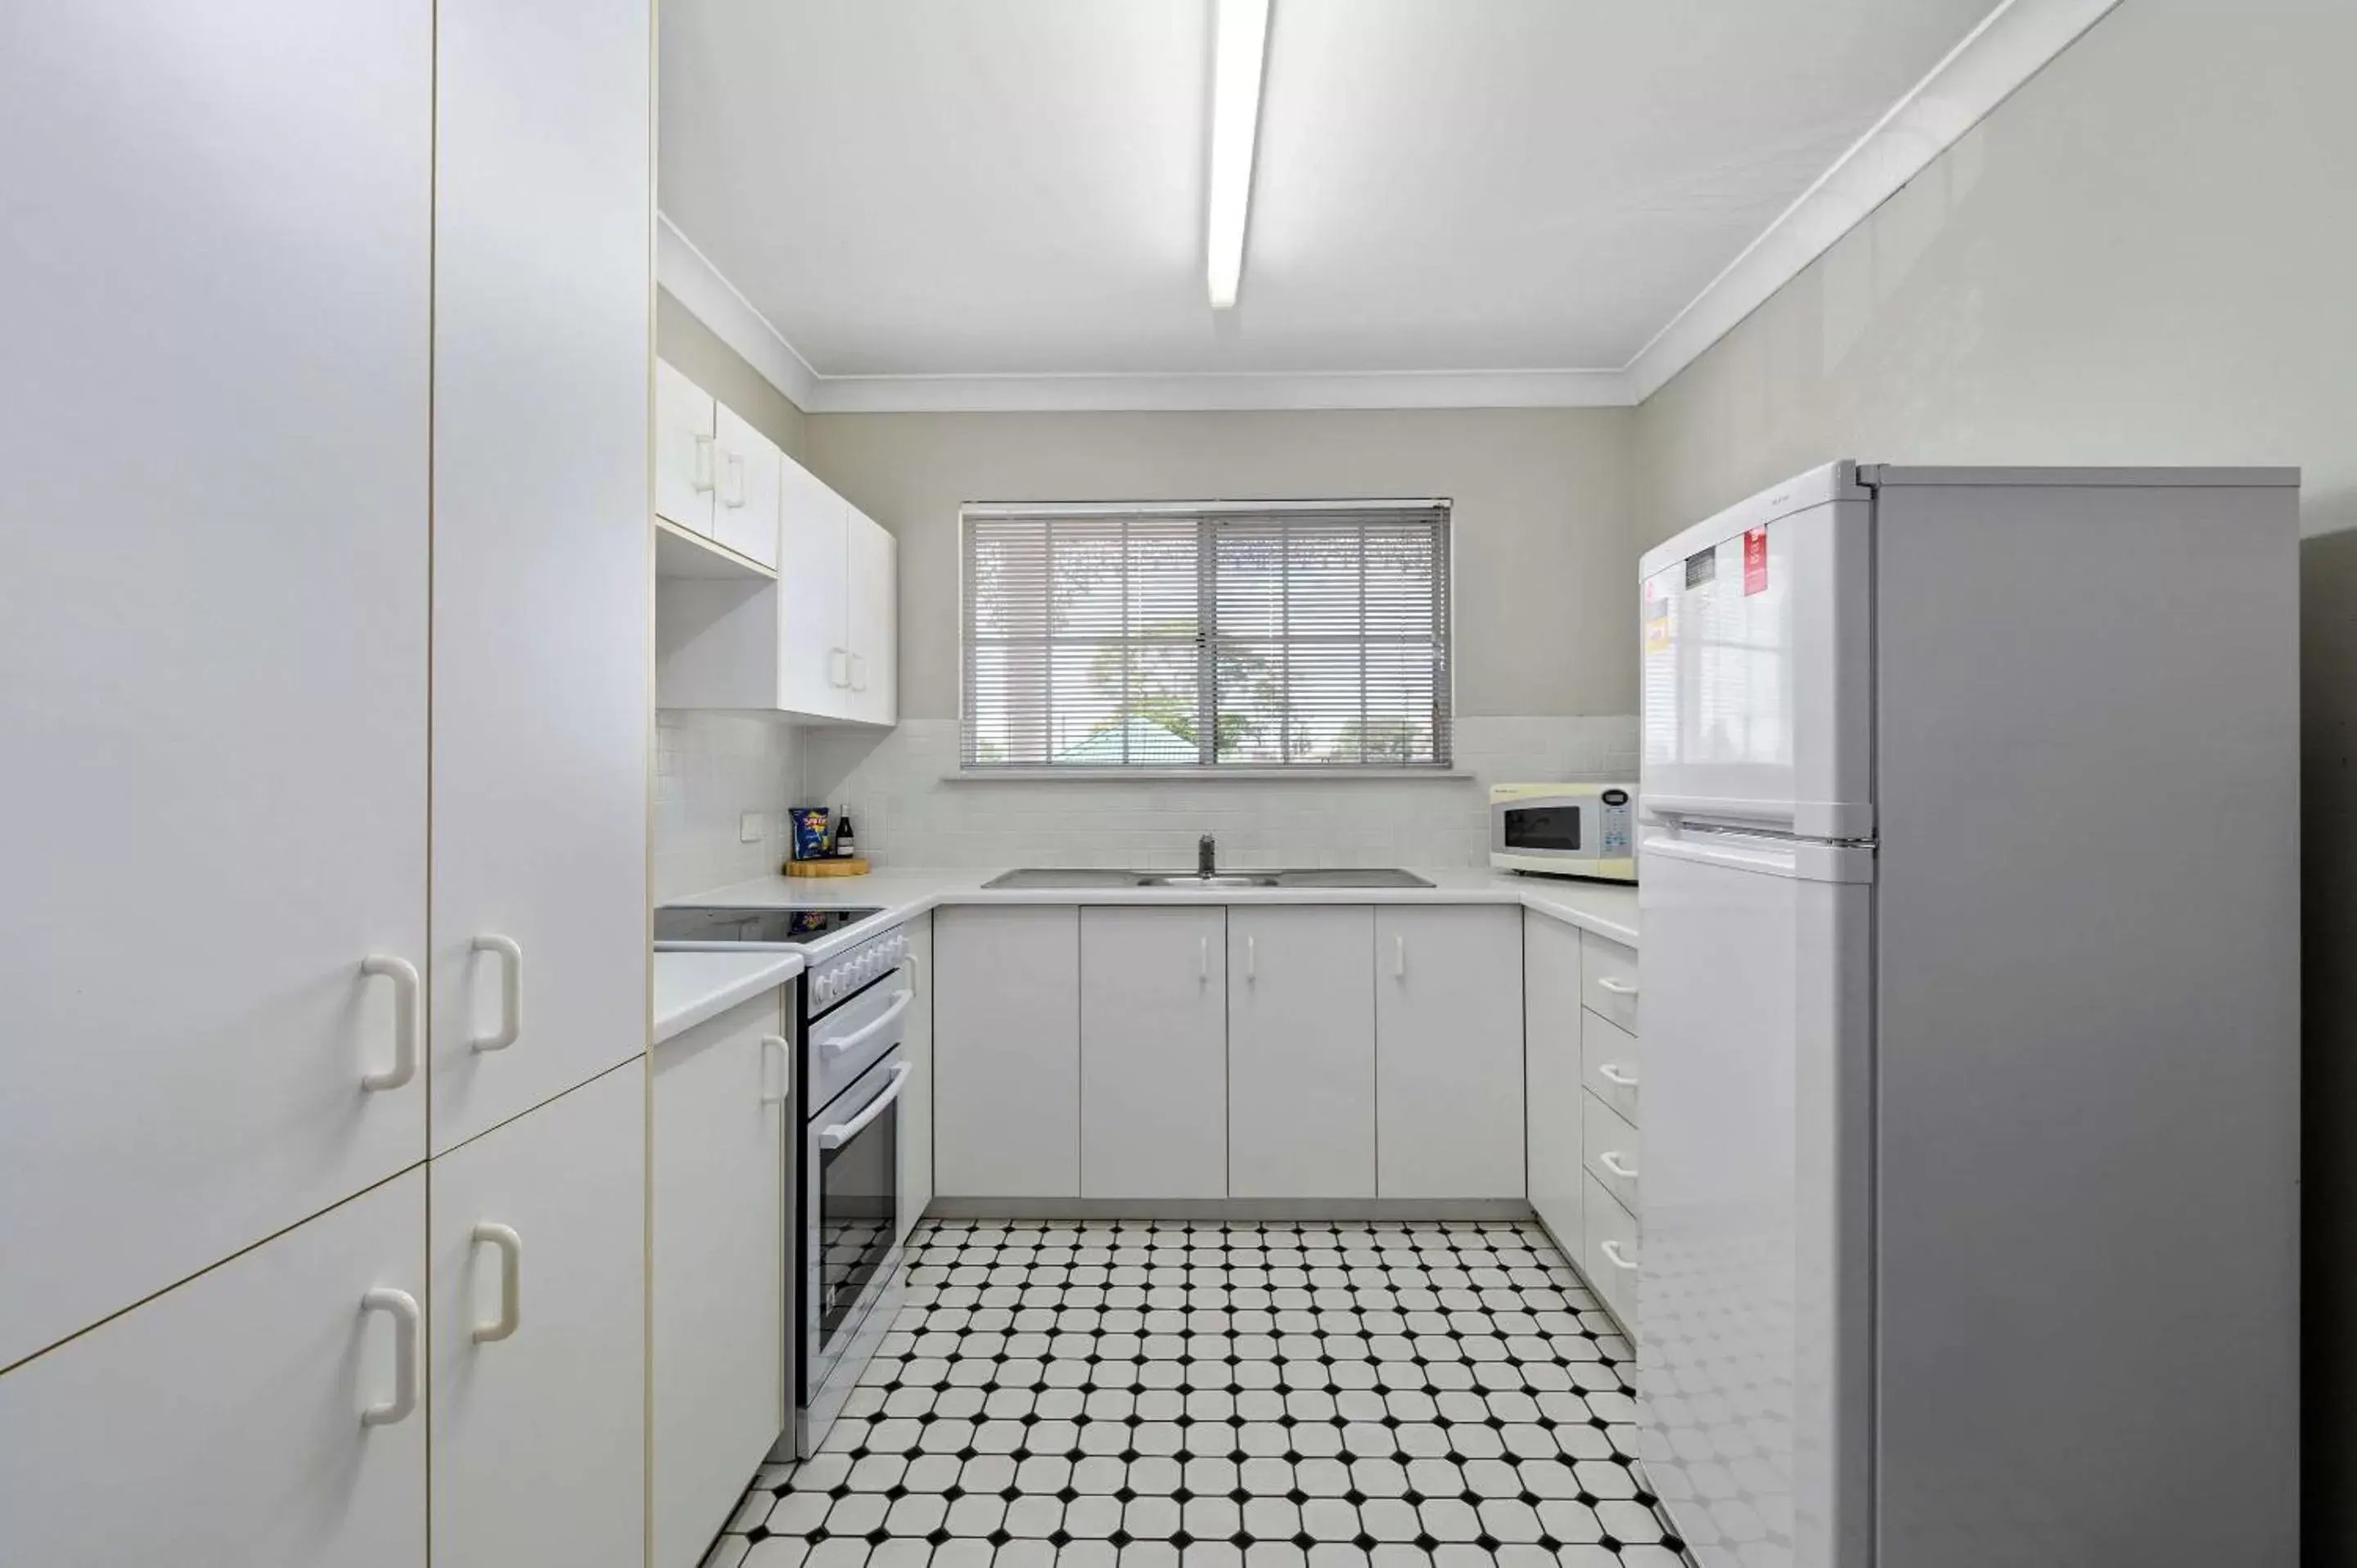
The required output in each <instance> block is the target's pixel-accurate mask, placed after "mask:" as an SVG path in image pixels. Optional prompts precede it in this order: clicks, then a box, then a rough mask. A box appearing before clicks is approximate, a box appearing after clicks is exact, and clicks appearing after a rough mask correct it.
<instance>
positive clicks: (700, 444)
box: [688, 435, 715, 495]
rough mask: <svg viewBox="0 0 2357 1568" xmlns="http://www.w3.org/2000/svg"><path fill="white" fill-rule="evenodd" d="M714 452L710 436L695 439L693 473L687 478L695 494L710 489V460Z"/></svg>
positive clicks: (699, 436)
mask: <svg viewBox="0 0 2357 1568" xmlns="http://www.w3.org/2000/svg"><path fill="white" fill-rule="evenodd" d="M714 450H715V448H714V445H713V440H712V437H711V436H709V435H698V436H697V437H696V438H695V463H694V469H693V471H692V472H691V473H690V474H689V476H688V483H689V484H690V485H691V486H693V487H694V489H695V491H696V493H697V494H699V495H701V494H703V493H704V492H705V491H706V490H709V489H711V488H712V459H713V453H714Z"/></svg>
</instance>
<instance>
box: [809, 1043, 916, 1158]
mask: <svg viewBox="0 0 2357 1568" xmlns="http://www.w3.org/2000/svg"><path fill="white" fill-rule="evenodd" d="M916 1070H917V1069H916V1068H915V1067H914V1066H913V1065H912V1064H910V1063H908V1062H902V1063H901V1064H900V1065H899V1067H896V1068H894V1069H892V1085H891V1087H890V1088H888V1089H887V1090H885V1091H884V1092H883V1093H881V1094H879V1095H877V1097H876V1098H875V1099H873V1100H871V1101H868V1102H867V1109H866V1110H865V1111H863V1112H860V1113H859V1114H858V1115H856V1116H854V1117H853V1118H852V1119H851V1120H850V1121H848V1122H836V1123H834V1125H833V1126H831V1127H822V1128H820V1129H819V1130H818V1146H819V1147H820V1148H822V1149H839V1148H841V1147H843V1145H844V1144H848V1143H849V1142H851V1140H852V1139H854V1138H856V1137H857V1136H859V1133H860V1129H862V1128H863V1127H866V1125H867V1123H869V1122H873V1121H875V1120H876V1118H877V1117H878V1116H881V1115H883V1114H884V1112H885V1111H886V1109H887V1108H888V1107H889V1106H890V1105H891V1103H892V1102H893V1101H896V1100H898V1099H899V1098H900V1089H901V1086H902V1085H904V1084H906V1083H907V1082H908V1081H909V1074H910V1073H912V1072H914V1071H916Z"/></svg>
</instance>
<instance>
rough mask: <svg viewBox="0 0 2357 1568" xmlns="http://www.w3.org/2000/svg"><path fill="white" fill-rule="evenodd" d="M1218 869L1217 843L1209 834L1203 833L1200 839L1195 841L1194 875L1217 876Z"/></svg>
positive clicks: (1218, 850)
mask: <svg viewBox="0 0 2357 1568" xmlns="http://www.w3.org/2000/svg"><path fill="white" fill-rule="evenodd" d="M1219 869H1220V844H1219V841H1218V840H1217V839H1214V838H1213V837H1212V836H1211V834H1209V833H1205V834H1204V835H1203V836H1202V837H1201V838H1199V839H1197V840H1196V841H1195V875H1198V876H1212V875H1217V874H1218V872H1219Z"/></svg>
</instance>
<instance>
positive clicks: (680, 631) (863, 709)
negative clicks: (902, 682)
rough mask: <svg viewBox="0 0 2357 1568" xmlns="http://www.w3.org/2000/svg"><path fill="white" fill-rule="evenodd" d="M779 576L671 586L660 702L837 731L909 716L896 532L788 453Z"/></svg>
mask: <svg viewBox="0 0 2357 1568" xmlns="http://www.w3.org/2000/svg"><path fill="white" fill-rule="evenodd" d="M777 471H778V489H777V494H778V516H777V530H778V538H779V545H778V555H777V560H778V575H777V580H776V581H775V582H770V581H768V580H756V579H745V580H737V581H697V580H688V579H666V580H665V581H664V582H663V584H662V590H661V593H660V595H659V596H658V599H657V608H656V615H655V645H656V674H655V686H656V702H657V703H658V705H660V706H662V707H666V708H719V709H734V710H759V711H766V712H774V713H781V714H786V715H788V716H789V717H793V718H802V719H810V720H814V721H818V722H822V723H830V724H871V725H890V724H893V723H896V722H897V721H898V720H899V657H898V653H897V640H898V638H899V608H898V606H899V586H898V585H899V566H898V551H897V546H896V544H895V542H894V541H893V538H892V535H891V534H890V533H889V532H886V531H885V530H884V529H883V528H881V527H880V526H878V525H877V523H876V522H875V521H872V520H871V519H869V518H868V517H867V516H866V514H865V513H863V512H861V511H859V510H857V509H856V508H855V507H853V506H852V505H851V504H850V503H849V502H848V501H846V500H845V499H843V498H842V497H841V496H839V495H837V494H835V493H834V490H832V489H828V488H827V487H826V485H825V484H824V483H823V482H822V481H820V480H819V479H818V478H816V477H814V476H813V475H812V473H811V472H810V471H809V470H808V469H806V468H804V467H802V465H801V464H799V463H797V462H795V461H794V460H793V459H792V458H791V457H788V456H784V455H783V454H780V455H779V456H778V457H777Z"/></svg>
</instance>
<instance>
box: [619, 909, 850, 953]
mask: <svg viewBox="0 0 2357 1568" xmlns="http://www.w3.org/2000/svg"><path fill="white" fill-rule="evenodd" d="M882 913H883V911H882V910H880V909H732V908H726V907H723V906H720V905H713V904H673V905H666V906H664V907H663V908H659V909H657V910H656V911H655V942H656V944H657V945H658V946H660V945H662V943H664V942H747V943H758V944H761V945H765V946H769V947H778V946H781V945H790V944H791V943H794V942H814V941H816V940H818V939H819V938H821V937H823V936H825V935H826V934H827V933H828V932H830V931H839V930H841V929H844V928H845V926H856V925H857V924H858V923H859V922H860V921H862V920H865V919H866V918H869V917H870V916H874V915H880V914H882Z"/></svg>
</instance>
